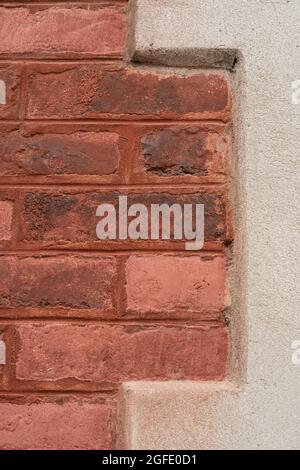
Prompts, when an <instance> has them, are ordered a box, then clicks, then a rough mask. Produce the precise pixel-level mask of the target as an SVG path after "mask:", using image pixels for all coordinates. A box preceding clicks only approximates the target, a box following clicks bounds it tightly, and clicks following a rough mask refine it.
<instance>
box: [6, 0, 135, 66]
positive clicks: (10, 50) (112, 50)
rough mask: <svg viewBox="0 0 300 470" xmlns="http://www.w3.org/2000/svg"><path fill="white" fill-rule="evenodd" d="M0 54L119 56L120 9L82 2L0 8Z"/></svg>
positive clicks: (123, 27)
mask: <svg viewBox="0 0 300 470" xmlns="http://www.w3.org/2000/svg"><path fill="white" fill-rule="evenodd" d="M0 23H1V25H2V26H1V30H0V54H2V55H5V56H8V57H12V56H17V57H20V56H23V57H27V56H29V57H37V58H39V59H41V58H48V57H67V58H72V57H101V56H116V55H118V56H119V55H121V54H122V53H123V50H124V45H125V39H126V21H125V14H124V11H123V9H121V8H118V7H113V6H106V7H105V6H104V5H100V6H98V7H97V6H95V7H94V8H84V7H83V6H82V5H81V6H78V7H76V8H74V5H73V6H68V5H65V6H56V7H46V8H43V9H37V8H33V7H32V6H24V7H19V8H0Z"/></svg>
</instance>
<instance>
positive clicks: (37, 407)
mask: <svg viewBox="0 0 300 470" xmlns="http://www.w3.org/2000/svg"><path fill="white" fill-rule="evenodd" d="M0 414H1V422H0V449H2V450H30V449H32V450H38V449H40V450H63V449H65V450H78V449H82V450H100V449H104V450H106V449H112V448H113V445H114V444H113V442H114V429H113V427H114V425H115V410H114V402H113V400H112V399H110V398H107V399H104V398H100V397H99V398H98V397H95V398H85V397H80V398H76V397H72V396H66V395H57V396H53V397H49V398H45V397H29V398H25V397H24V398H21V397H20V396H17V397H15V398H14V397H13V396H10V397H7V398H5V397H1V401H0Z"/></svg>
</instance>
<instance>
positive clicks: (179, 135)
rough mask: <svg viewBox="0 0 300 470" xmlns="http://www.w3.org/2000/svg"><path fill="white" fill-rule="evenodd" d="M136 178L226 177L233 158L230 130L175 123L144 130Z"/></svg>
mask: <svg viewBox="0 0 300 470" xmlns="http://www.w3.org/2000/svg"><path fill="white" fill-rule="evenodd" d="M138 140H139V142H138V149H137V154H138V158H137V162H136V167H135V168H134V169H133V180H134V179H137V178H138V181H141V182H143V181H148V180H150V181H153V180H154V181H158V182H160V181H161V182H162V183H163V182H165V181H177V182H178V181H179V180H180V179H182V180H184V181H191V182H193V181H195V180H196V181H198V180H203V181H205V180H215V181H222V180H224V179H225V178H224V177H225V176H226V173H227V169H228V163H229V159H230V143H229V136H228V131H227V130H226V129H220V130H216V129H215V130H208V129H205V128H201V127H199V126H191V125H190V126H188V127H186V126H184V127H183V126H182V125H181V126H172V127H161V128H154V129H151V130H149V128H148V129H147V130H146V129H144V130H143V134H142V135H140V136H139V137H138Z"/></svg>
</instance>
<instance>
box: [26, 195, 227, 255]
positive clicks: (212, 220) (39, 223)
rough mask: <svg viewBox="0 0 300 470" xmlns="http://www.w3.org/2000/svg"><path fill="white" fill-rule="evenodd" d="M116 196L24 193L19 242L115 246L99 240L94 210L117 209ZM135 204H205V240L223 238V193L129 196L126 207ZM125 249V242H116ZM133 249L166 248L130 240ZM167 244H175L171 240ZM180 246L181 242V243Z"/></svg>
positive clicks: (224, 210)
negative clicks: (109, 206) (105, 206)
mask: <svg viewBox="0 0 300 470" xmlns="http://www.w3.org/2000/svg"><path fill="white" fill-rule="evenodd" d="M118 196H119V193H117V192H116V191H115V192H110V193H104V192H102V193H101V192H98V193H96V192H85V193H83V192H82V193H78V192H77V193H64V194H60V193H54V192H53V193H46V192H27V193H25V195H24V202H23V214H22V240H23V241H24V243H26V244H35V245H36V244H40V245H43V246H45V247H46V246H47V247H57V246H60V247H62V246H65V247H79V248H83V247H84V248H88V247H91V248H93V247H95V248H100V247H101V248H105V247H106V246H115V245H116V242H115V241H113V242H111V241H110V240H108V241H106V240H105V241H103V240H98V239H97V236H96V226H97V223H98V222H99V220H100V218H99V217H96V209H97V207H98V206H99V205H100V204H103V203H110V204H113V205H114V206H115V207H116V208H118ZM134 203H141V204H145V205H146V206H147V207H148V208H150V205H151V204H163V203H165V204H168V205H170V206H171V205H172V204H175V203H179V204H194V205H195V204H204V206H205V214H206V219H205V240H206V241H217V242H222V241H224V240H225V239H226V237H227V234H226V217H225V212H226V208H225V201H224V197H223V196H222V194H218V193H216V192H212V193H210V192H207V193H200V192H199V193H198V194H195V193H192V194H185V195H183V194H178V192H177V193H175V192H174V191H172V190H170V191H168V192H162V193H158V192H155V193H154V192H152V191H151V190H150V192H148V193H142V194H129V195H128V206H129V205H131V204H134ZM120 243H121V244H122V246H124V243H125V242H124V241H120V242H119V241H117V246H119V244H120ZM129 243H130V244H131V245H132V246H133V245H134V246H135V247H139V246H141V247H144V246H145V245H147V246H149V245H150V244H154V245H155V246H162V247H166V242H164V241H159V242H156V241H151V240H149V241H145V242H143V241H140V240H138V241H129ZM169 243H171V244H174V246H175V243H177V242H175V241H174V240H173V241H172V240H171V241H170V242H169ZM180 243H181V245H182V242H180Z"/></svg>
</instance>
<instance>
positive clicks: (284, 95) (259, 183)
mask: <svg viewBox="0 0 300 470" xmlns="http://www.w3.org/2000/svg"><path fill="white" fill-rule="evenodd" d="M132 6H134V7H135V8H136V13H135V21H136V30H135V36H134V38H133V39H134V41H132V45H131V52H132V53H133V55H134V57H135V58H136V59H139V60H142V61H151V62H157V63H163V64H165V65H170V64H173V65H182V66H189V65H195V66H199V65H205V64H206V65H208V66H218V65H223V66H224V65H225V66H227V67H228V68H230V67H232V65H233V62H234V57H235V55H237V57H238V58H239V60H238V64H237V65H236V70H237V72H236V73H235V74H233V75H235V77H234V81H235V86H236V97H237V101H236V116H235V119H236V129H235V132H236V136H238V138H237V147H236V148H237V154H238V159H239V162H238V164H237V174H236V179H238V180H239V181H240V185H239V187H238V190H237V193H238V198H239V202H238V203H237V207H236V214H238V215H237V222H236V227H237V230H238V233H237V235H238V238H239V240H238V243H237V245H236V248H235V261H236V266H237V268H238V269H239V271H240V274H241V276H240V277H242V282H241V284H240V285H238V286H237V285H236V287H235V289H237V290H239V289H240V290H242V292H239V293H238V295H237V301H236V307H235V310H236V311H235V312H234V315H235V317H236V318H237V319H238V320H239V322H238V321H236V323H235V322H233V329H234V331H235V332H236V333H237V332H238V334H235V333H234V332H233V341H234V342H235V344H237V345H238V346H237V355H236V357H237V360H238V358H239V355H243V352H242V351H244V352H246V370H243V369H242V365H239V367H240V368H241V375H242V376H243V377H244V379H245V383H244V384H243V385H241V386H240V389H239V390H238V391H237V390H235V388H234V386H233V385H230V383H227V384H226V383H223V384H204V383H176V384H174V383H172V382H169V383H166V384H159V383H158V384H149V383H135V384H134V383H128V384H125V385H124V387H123V392H124V393H123V400H124V403H125V412H124V413H125V416H124V424H126V425H127V426H128V430H127V434H126V436H125V441H126V442H125V445H127V446H130V447H131V448H137V449H147V448H148V449H150V448H155V449H176V448H179V449H188V448H190V449H212V448H216V449H243V448H248V449H260V448H268V449H280V448H287V449H297V448H299V445H300V426H299V420H300V400H299V390H300V367H299V366H298V367H297V366H295V365H293V364H292V360H291V357H292V350H291V344H292V342H293V341H295V340H297V339H300V316H299V304H300V297H299V288H298V282H299V281H298V280H299V274H300V272H299V269H300V268H299V266H300V259H299V253H300V237H299V233H298V228H297V226H298V227H299V206H300V194H299V148H300V105H298V106H297V105H293V104H292V100H291V93H292V82H294V81H295V80H299V79H300V76H299V75H300V54H299V51H300V28H299V24H300V5H299V1H298V0H290V1H279V0H277V1H267V0H266V1H260V0H250V1H249V0H223V1H222V2H216V1H215V0H161V1H159V2H158V1H156V0H137V1H136V2H133V5H132ZM235 51H237V52H235ZM241 253H243V256H240V254H241ZM239 315H240V317H239ZM243 318H244V319H245V325H246V329H245V330H244V331H243V334H242V335H241V334H240V332H241V330H240V328H239V325H238V323H239V324H243V322H242V319H243ZM235 336H236V338H235ZM240 336H242V337H244V338H246V339H247V341H246V343H247V344H245V345H243V342H240V343H239V341H238V338H237V337H240ZM239 348H240V350H239ZM239 352H240V354H239ZM237 382H239V381H238V380H237Z"/></svg>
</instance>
